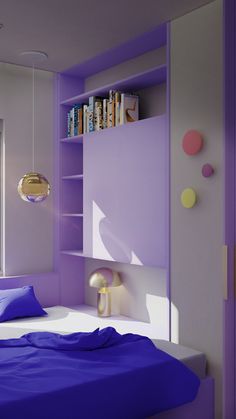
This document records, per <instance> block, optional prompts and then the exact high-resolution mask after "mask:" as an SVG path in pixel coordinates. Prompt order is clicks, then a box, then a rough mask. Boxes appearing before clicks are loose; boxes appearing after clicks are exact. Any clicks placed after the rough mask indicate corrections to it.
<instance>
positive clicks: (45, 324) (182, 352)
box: [0, 306, 214, 419]
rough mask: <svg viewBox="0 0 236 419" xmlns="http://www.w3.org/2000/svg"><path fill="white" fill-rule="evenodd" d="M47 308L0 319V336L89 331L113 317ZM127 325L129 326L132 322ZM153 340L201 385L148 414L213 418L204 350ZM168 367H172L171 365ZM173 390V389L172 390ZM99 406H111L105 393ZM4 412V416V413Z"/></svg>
mask: <svg viewBox="0 0 236 419" xmlns="http://www.w3.org/2000/svg"><path fill="white" fill-rule="evenodd" d="M46 311H47V312H48V317H45V318H30V319H21V320H14V321H10V322H6V323H2V324H1V327H0V339H4V340H5V339H7V340H9V339H16V338H21V336H23V335H25V334H29V333H32V332H43V331H48V332H53V333H59V334H60V335H68V334H71V333H75V332H92V331H93V330H94V321H95V320H96V324H97V325H98V327H106V326H108V325H112V324H111V323H112V321H113V320H112V318H111V319H106V320H105V319H97V318H96V319H94V317H93V316H92V315H91V316H89V315H88V314H84V313H83V312H81V311H79V310H77V309H73V308H68V307H61V306H56V307H51V308H48V309H46ZM99 322H101V324H99ZM130 327H132V323H131V325H130ZM116 329H117V331H118V332H120V333H121V334H122V333H125V331H127V325H124V324H123V323H122V322H121V324H118V325H117V323H116ZM134 332H135V331H134ZM34 335H35V334H34V333H33V336H34ZM152 341H153V343H154V345H155V346H156V347H157V348H158V349H160V350H161V351H164V352H163V353H164V354H169V355H170V356H171V357H173V358H174V359H177V360H180V361H181V362H182V363H183V364H184V365H185V366H187V367H188V368H189V369H190V370H191V371H193V372H194V374H195V375H196V376H197V377H198V378H199V379H200V387H199V391H198V395H197V397H196V399H195V400H194V401H192V402H191V403H188V404H186V405H184V406H180V407H177V408H175V409H172V410H168V411H166V412H163V413H159V414H158V415H156V416H151V414H149V415H148V416H149V417H152V418H154V417H155V418H160V419H162V418H163V419H164V418H165V419H168V418H170V419H172V418H173V419H185V418H186V419H187V418H189V417H191V418H192V419H195V418H199V417H201V419H211V418H212V419H213V417H214V416H213V380H212V379H211V378H209V377H206V358H205V356H204V354H202V353H200V352H198V351H195V350H193V349H189V348H186V347H183V346H180V345H176V344H173V343H171V342H167V341H163V340H156V339H152ZM142 344H144V345H145V344H146V343H145V342H142ZM8 353H9V350H8ZM67 353H68V352H67ZM149 367H150V365H149ZM171 368H173V366H172V367H171ZM158 371H159V370H158ZM149 376H150V375H149ZM127 377H128V379H129V376H128V375H127V376H126V382H127ZM132 380H133V378H132V377H131V383H132V382H133V381H132ZM97 386H99V384H97ZM120 386H121V387H122V382H121V383H120ZM95 388H97V387H92V386H91V387H90V390H91V392H93V393H94V392H96V390H95ZM139 391H140V389H139ZM159 392H160V391H159ZM172 393H173V390H172ZM137 394H139V393H138V390H137ZM120 395H121V394H120ZM118 397H119V396H118ZM122 397H123V399H124V398H125V394H123V396H122ZM94 399H95V398H94V396H91V400H94ZM112 405H113V406H115V403H112ZM101 406H103V407H104V409H105V410H106V408H108V409H111V406H110V408H109V403H108V401H107V400H106V397H105V400H104V402H103V404H102V405H101ZM101 406H100V408H99V412H97V414H96V418H98V417H101V418H103V419H106V416H104V411H103V412H101ZM117 406H118V405H117ZM117 408H118V407H117ZM117 408H116V410H117ZM132 409H133V407H132ZM110 411H111V410H110ZM131 411H133V410H131ZM137 412H139V413H137ZM140 412H141V410H140V408H138V410H137V411H136V412H135V413H134V416H132V415H131V414H130V413H129V414H128V416H124V412H121V413H117V412H116V414H115V413H114V412H113V414H112V415H110V416H109V418H108V417H107V419H111V418H113V417H114V418H119V419H121V418H122V419H123V418H125V417H127V419H132V418H134V419H135V418H137V419H138V418H141V419H142V418H144V417H147V416H146V415H144V416H143V413H142V412H141V413H140ZM10 414H11V413H10ZM92 415H94V414H93V413H91V414H90V415H89V416H88V418H91V419H93V416H92ZM99 415H101V416H99ZM116 415H118V416H116ZM140 415H141V416H140ZM190 415H191V416H190ZM194 415H195V416H194ZM5 416H6V418H7V415H5ZM9 417H10V416H9ZM39 417H40V416H39ZM44 417H47V416H45V414H44ZM54 417H55V419H58V418H57V417H56V416H54ZM58 417H59V416H58ZM62 417H63V416H62ZM71 417H72V416H71ZM73 417H74V416H73ZM76 417H77V416H76ZM78 418H81V419H84V418H85V416H84V415H83V416H80V415H79V413H78ZM7 419H8V418H7ZM66 419H70V416H68V417H67V418H66Z"/></svg>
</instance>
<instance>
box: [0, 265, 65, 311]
mask: <svg viewBox="0 0 236 419" xmlns="http://www.w3.org/2000/svg"><path fill="white" fill-rule="evenodd" d="M25 285H33V287H34V290H35V294H36V296H37V298H38V299H39V301H40V303H41V304H42V305H43V306H44V307H50V306H54V305H58V304H59V302H60V284H59V275H58V274H57V273H54V272H49V273H41V274H37V275H34V274H32V275H22V276H12V277H7V278H2V279H0V289H8V288H20V287H23V286H25Z"/></svg>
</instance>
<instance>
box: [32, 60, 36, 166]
mask: <svg viewBox="0 0 236 419" xmlns="http://www.w3.org/2000/svg"><path fill="white" fill-rule="evenodd" d="M32 83H33V86H32V114H33V118H32V162H33V172H34V171H35V167H34V165H35V162H34V140H35V139H34V135H35V134H34V133H35V126H34V117H35V105H34V96H35V94H34V64H33V72H32Z"/></svg>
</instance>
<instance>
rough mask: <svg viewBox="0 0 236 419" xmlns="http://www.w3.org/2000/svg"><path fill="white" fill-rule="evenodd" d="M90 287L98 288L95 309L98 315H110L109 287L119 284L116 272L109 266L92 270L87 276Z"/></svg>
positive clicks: (119, 280)
mask: <svg viewBox="0 0 236 419" xmlns="http://www.w3.org/2000/svg"><path fill="white" fill-rule="evenodd" d="M89 285H90V287H95V288H98V294H97V311H98V316H100V317H109V316H110V315H111V290H110V288H111V287H118V286H119V285H121V279H120V275H119V274H118V272H116V271H113V270H112V269H109V268H100V269H97V270H96V271H94V272H92V273H91V275H90V277H89Z"/></svg>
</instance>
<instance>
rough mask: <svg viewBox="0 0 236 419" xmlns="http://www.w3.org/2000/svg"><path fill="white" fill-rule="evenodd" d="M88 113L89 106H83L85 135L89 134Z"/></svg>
mask: <svg viewBox="0 0 236 419" xmlns="http://www.w3.org/2000/svg"><path fill="white" fill-rule="evenodd" d="M87 111H88V105H83V133H84V134H86V132H87Z"/></svg>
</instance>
